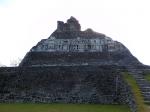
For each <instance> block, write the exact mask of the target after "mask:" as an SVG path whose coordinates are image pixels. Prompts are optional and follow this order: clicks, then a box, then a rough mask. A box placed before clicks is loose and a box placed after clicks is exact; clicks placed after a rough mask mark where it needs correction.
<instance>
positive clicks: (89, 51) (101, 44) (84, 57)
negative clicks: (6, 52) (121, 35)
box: [20, 16, 141, 66]
mask: <svg viewBox="0 0 150 112" xmlns="http://www.w3.org/2000/svg"><path fill="white" fill-rule="evenodd" d="M87 64H88V65H95V64H96V65H119V66H124V65H126V66H127V65H129V66H130V65H141V63H140V62H139V61H138V60H137V59H136V58H135V57H134V56H133V55H132V54H131V53H130V51H129V50H128V49H127V48H126V47H125V46H124V45H123V44H122V43H120V42H118V41H114V40H113V39H112V38H110V37H108V36H106V35H105V34H102V33H98V32H95V31H93V30H92V29H90V28H88V29H87V30H85V31H81V25H80V24H79V21H78V20H77V19H76V18H74V17H72V16H71V17H70V19H68V20H67V22H66V23H64V22H63V21H58V22H57V29H56V30H55V31H54V32H53V33H52V34H51V35H50V36H49V37H48V38H47V39H42V40H41V41H40V42H38V43H37V45H35V46H34V47H33V48H31V50H30V51H29V52H28V53H27V55H26V56H25V58H24V59H23V61H22V62H21V64H20V66H54V65H55V66H57V65H62V66H66V65H67V66H69V65H87Z"/></svg>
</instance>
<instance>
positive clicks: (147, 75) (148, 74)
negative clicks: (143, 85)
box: [144, 73, 150, 81]
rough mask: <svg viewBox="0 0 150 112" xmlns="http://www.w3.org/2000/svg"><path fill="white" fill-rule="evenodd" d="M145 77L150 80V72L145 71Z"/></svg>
mask: <svg viewBox="0 0 150 112" xmlns="http://www.w3.org/2000/svg"><path fill="white" fill-rule="evenodd" d="M144 78H145V79H146V80H147V81H150V73H145V74H144Z"/></svg>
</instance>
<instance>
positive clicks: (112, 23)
mask: <svg viewBox="0 0 150 112" xmlns="http://www.w3.org/2000/svg"><path fill="white" fill-rule="evenodd" d="M70 16H74V17H76V18H77V19H78V20H79V22H80V24H81V27H82V30H85V29H86V28H92V29H93V30H94V31H97V32H100V33H104V34H106V35H107V36H109V37H111V38H112V39H114V40H117V41H120V42H122V43H123V44H124V45H125V46H126V47H127V48H128V49H129V50H130V51H131V52H132V54H133V55H134V56H136V57H137V58H138V59H139V60H140V61H141V62H142V63H144V64H148V65H150V53H149V49H150V44H149V42H150V0H0V63H1V64H4V65H7V66H9V65H10V63H11V62H12V61H13V60H17V59H18V58H21V59H22V58H23V57H24V56H25V54H26V53H27V52H28V51H29V50H30V49H31V47H32V46H34V45H36V44H37V42H38V41H40V40H41V39H45V38H48V37H49V35H50V34H51V33H52V32H53V31H54V30H55V29H56V26H57V20H62V21H66V20H67V19H68V18H70Z"/></svg>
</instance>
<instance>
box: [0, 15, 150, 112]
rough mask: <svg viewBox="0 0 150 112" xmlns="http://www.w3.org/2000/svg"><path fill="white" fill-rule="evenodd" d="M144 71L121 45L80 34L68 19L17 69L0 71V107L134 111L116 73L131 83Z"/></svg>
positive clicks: (96, 35)
mask: <svg viewBox="0 0 150 112" xmlns="http://www.w3.org/2000/svg"><path fill="white" fill-rule="evenodd" d="M147 69H149V67H147V66H145V65H143V64H142V63H140V62H139V61H138V60H137V59H136V58H135V57H134V56H133V55H132V54H131V53H130V51H129V50H128V49H127V48H126V47H125V46H124V45H123V44H122V43H120V42H118V41H114V40H113V39H111V38H110V37H108V36H106V35H104V34H102V33H98V32H95V31H93V30H92V29H87V30H85V31H81V26H80V24H79V22H78V20H76V19H75V18H74V17H71V18H70V19H68V20H67V22H66V23H64V22H62V21H58V22H57V29H56V30H55V31H54V32H53V33H52V34H51V35H50V36H49V38H48V39H43V40H41V41H40V42H38V43H37V45H35V46H34V47H33V48H31V50H30V51H29V52H28V53H27V54H26V56H25V57H24V59H23V60H22V62H21V63H20V65H19V66H18V67H1V68H0V102H33V103H36V102H41V103H100V104H128V105H129V106H130V107H131V108H132V111H136V104H135V101H134V96H133V95H132V92H131V89H130V87H129V86H128V85H127V84H126V83H125V82H124V79H123V78H122V75H121V73H122V72H123V71H129V72H130V73H133V74H136V75H134V76H135V77H137V76H139V74H140V73H142V72H143V71H144V70H147ZM135 71H138V73H137V72H135ZM137 80H138V78H137ZM145 98H146V97H145ZM148 98H149V99H148ZM148 100H149V101H150V97H147V101H148Z"/></svg>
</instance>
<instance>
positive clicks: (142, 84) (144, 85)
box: [129, 69, 150, 103]
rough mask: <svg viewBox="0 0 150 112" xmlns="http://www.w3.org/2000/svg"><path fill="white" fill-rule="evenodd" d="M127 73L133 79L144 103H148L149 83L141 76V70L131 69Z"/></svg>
mask: <svg viewBox="0 0 150 112" xmlns="http://www.w3.org/2000/svg"><path fill="white" fill-rule="evenodd" d="M129 73H130V74H131V75H132V76H133V77H134V78H135V80H136V82H137V84H138V85H139V88H140V90H141V93H142V96H143V98H144V102H145V103H150V82H148V81H147V80H146V79H145V78H144V76H143V70H136V69H131V70H129Z"/></svg>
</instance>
